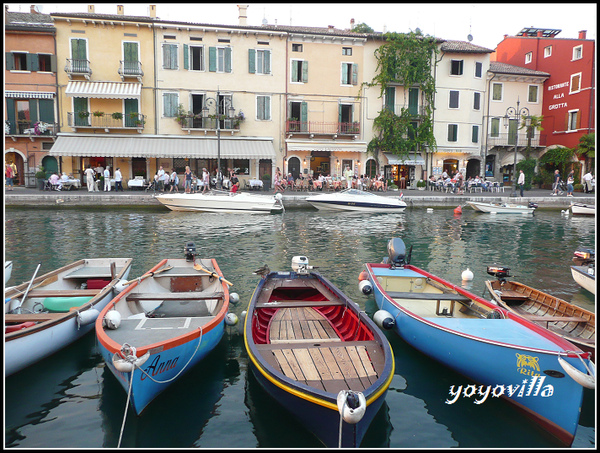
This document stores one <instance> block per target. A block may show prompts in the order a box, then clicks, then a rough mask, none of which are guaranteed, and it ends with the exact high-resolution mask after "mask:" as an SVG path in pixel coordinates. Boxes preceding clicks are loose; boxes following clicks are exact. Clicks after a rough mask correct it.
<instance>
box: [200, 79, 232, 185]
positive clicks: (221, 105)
mask: <svg viewBox="0 0 600 453" xmlns="http://www.w3.org/2000/svg"><path fill="white" fill-rule="evenodd" d="M210 107H213V108H214V109H215V117H216V120H217V189H221V188H222V187H223V172H222V171H221V118H220V116H221V115H223V114H224V112H227V114H228V116H227V118H233V116H234V115H235V109H234V108H233V101H232V100H231V98H229V97H223V98H221V92H220V91H219V88H217V97H216V98H211V97H206V98H205V99H204V106H203V107H202V116H203V117H204V118H207V117H208V112H209V110H210Z"/></svg>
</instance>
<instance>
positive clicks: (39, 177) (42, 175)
mask: <svg viewBox="0 0 600 453" xmlns="http://www.w3.org/2000/svg"><path fill="white" fill-rule="evenodd" d="M35 179H36V181H37V187H38V189H39V190H44V180H45V179H46V172H45V171H44V167H42V166H41V165H40V168H39V169H38V171H37V172H36V173H35Z"/></svg>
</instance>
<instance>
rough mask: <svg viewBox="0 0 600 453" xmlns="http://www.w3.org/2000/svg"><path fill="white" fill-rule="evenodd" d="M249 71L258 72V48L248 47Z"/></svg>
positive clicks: (251, 72)
mask: <svg viewBox="0 0 600 453" xmlns="http://www.w3.org/2000/svg"><path fill="white" fill-rule="evenodd" d="M248 72H249V73H250V74H254V73H255V72H256V50H254V49H248Z"/></svg>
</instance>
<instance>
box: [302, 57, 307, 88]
mask: <svg viewBox="0 0 600 453" xmlns="http://www.w3.org/2000/svg"><path fill="white" fill-rule="evenodd" d="M302 82H304V83H307V82H308V61H303V62H302Z"/></svg>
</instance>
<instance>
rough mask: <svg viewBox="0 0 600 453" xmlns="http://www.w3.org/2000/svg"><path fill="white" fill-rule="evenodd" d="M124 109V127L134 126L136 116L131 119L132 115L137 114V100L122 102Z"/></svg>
mask: <svg viewBox="0 0 600 453" xmlns="http://www.w3.org/2000/svg"><path fill="white" fill-rule="evenodd" d="M124 107H125V115H124V118H125V126H126V127H133V126H135V122H136V120H137V116H136V115H134V118H132V117H131V114H132V113H139V108H138V100H137V99H125V102H124Z"/></svg>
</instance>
